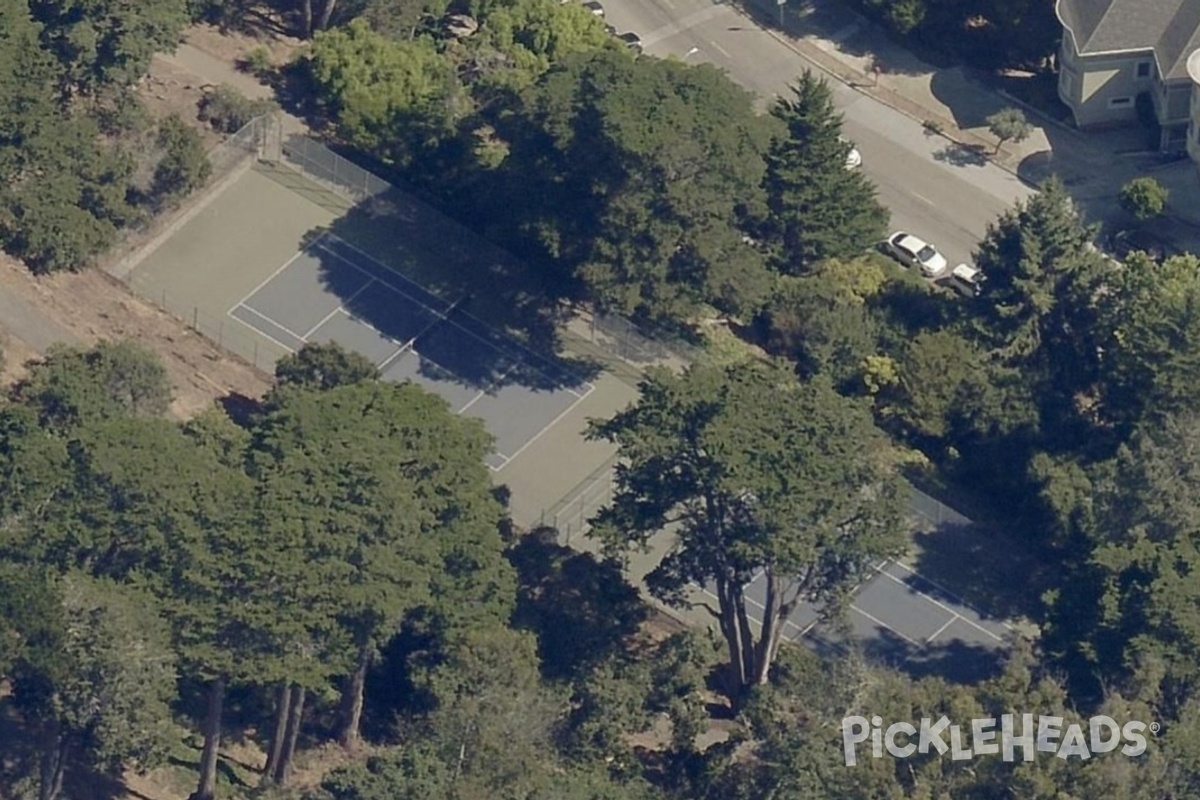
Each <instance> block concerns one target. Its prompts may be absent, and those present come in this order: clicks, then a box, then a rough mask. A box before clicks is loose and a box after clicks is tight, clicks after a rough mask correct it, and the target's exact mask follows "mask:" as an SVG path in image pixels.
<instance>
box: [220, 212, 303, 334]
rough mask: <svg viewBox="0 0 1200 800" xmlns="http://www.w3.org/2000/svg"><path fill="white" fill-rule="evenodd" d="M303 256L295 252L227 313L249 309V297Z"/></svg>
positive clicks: (299, 251) (299, 252)
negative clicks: (237, 309) (238, 309)
mask: <svg viewBox="0 0 1200 800" xmlns="http://www.w3.org/2000/svg"><path fill="white" fill-rule="evenodd" d="M324 235H325V234H323V233H322V234H321V235H320V236H318V237H317V238H316V239H313V240H312V242H311V243H310V244H309V246H310V247H312V246H313V245H316V244H317V243H318V242H320V241H321V237H322V236H324ZM304 254H305V253H304V251H303V250H297V251H296V252H295V254H294V255H293V256H292V257H291V258H289V259H288V260H287V261H285V262H283V266H282V267H280V268H279V269H277V270H275V271H274V272H272V273H271V274H270V275H268V276H267V277H266V278H265V279H264V280H263V281H262V283H260V284H258V286H255V287H254V288H253V289H251V290H250V293H249V294H247V295H246V296H244V297H243V298H242V299H241V300H238V301H237V302H236V303H234V304H233V306H232V307H231V308H230V309H229V311H230V312H232V311H233V310H234V309H235V308H237V307H238V306H246V308H250V306H248V305H246V301H247V300H249V299H250V298H251V297H254V295H256V294H258V292H259V290H260V289H262V288H263V287H264V286H266V285H267V284H268V283H270V282H271V281H273V280H275V278H276V277H277V276H278V275H279V274H280V273H281V272H283V271H284V270H285V269H287V268H288V267H290V266H291V265H292V264H294V263H295V262H296V259H297V258H299V257H300V256H302V255H304ZM272 324H274V320H272ZM288 333H291V331H288Z"/></svg>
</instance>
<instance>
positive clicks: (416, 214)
mask: <svg viewBox="0 0 1200 800" xmlns="http://www.w3.org/2000/svg"><path fill="white" fill-rule="evenodd" d="M330 233H331V234H333V235H334V236H336V237H337V238H338V239H340V240H342V241H343V242H346V243H349V244H350V245H352V246H353V248H355V249H356V250H357V251H360V252H359V255H357V256H353V257H352V261H353V263H354V266H355V267H357V268H359V269H364V268H365V269H366V270H367V271H368V272H369V273H371V274H372V277H376V278H377V279H378V280H379V281H381V282H385V283H387V284H388V285H389V286H390V288H391V289H392V290H393V291H391V292H388V291H387V289H384V288H383V287H381V286H379V285H374V286H373V287H372V288H370V289H369V290H367V291H364V292H361V293H359V290H360V288H361V286H360V282H359V281H357V280H353V279H352V280H349V281H347V280H346V275H347V270H346V269H345V264H344V263H341V262H343V261H344V259H340V258H337V257H330V256H329V255H328V254H327V253H324V252H323V251H322V249H320V248H314V247H313V246H312V243H313V242H316V241H318V240H322V236H323V235H324V236H325V237H326V238H325V239H324V240H323V241H329V239H328V234H330ZM307 240H308V242H309V244H308V251H309V252H310V253H312V254H314V255H317V257H319V258H320V259H321V264H322V273H323V280H324V281H325V285H326V288H327V290H328V291H330V292H331V293H333V294H335V295H337V296H338V297H339V298H341V299H342V301H343V305H344V307H345V309H346V310H347V311H348V312H350V313H351V314H353V315H354V316H356V317H357V318H359V319H360V320H362V321H364V322H367V323H368V324H370V325H371V326H372V327H374V328H375V329H376V330H378V331H379V332H381V333H383V334H384V335H386V336H388V337H390V338H392V339H394V340H396V341H399V342H401V343H407V342H409V341H410V340H411V339H412V338H413V337H414V336H417V337H418V341H417V342H415V344H414V349H415V350H416V351H417V352H418V353H419V354H421V355H422V356H424V357H427V359H428V360H429V361H427V362H425V363H423V364H422V367H421V371H422V374H424V375H426V376H427V377H429V378H432V379H435V380H443V381H444V380H453V381H456V382H459V383H465V384H467V385H469V386H471V387H473V388H477V389H481V390H482V389H487V388H489V387H493V388H495V387H499V386H503V385H509V384H516V385H520V386H525V387H528V388H531V389H536V390H542V391H551V390H555V389H564V388H572V387H575V386H579V385H581V384H582V383H584V382H586V381H588V380H590V379H592V378H594V377H595V376H596V375H598V374H599V372H600V370H601V366H600V365H599V364H597V363H595V362H593V361H591V360H587V359H581V358H569V357H563V356H561V355H559V352H560V350H561V343H560V341H559V335H558V327H559V325H561V324H562V323H563V322H565V321H566V319H567V316H568V315H567V311H566V309H565V308H564V307H563V306H561V305H560V304H559V303H558V302H557V301H555V300H553V299H548V298H552V294H551V293H548V292H545V291H544V287H542V286H541V285H540V284H539V282H538V281H536V280H534V279H533V278H532V277H531V272H530V271H529V270H527V269H525V268H523V267H522V265H521V264H520V263H518V262H517V261H516V259H515V258H513V257H512V256H511V255H509V254H508V253H506V252H504V251H503V250H502V249H501V248H499V247H497V246H496V245H494V244H492V243H491V242H488V241H486V240H484V239H482V238H481V237H479V236H477V235H475V234H474V233H472V232H471V231H468V230H467V229H465V228H463V227H462V226H460V225H459V224H458V223H456V222H454V221H452V220H450V219H448V218H446V217H445V216H443V215H442V214H440V213H439V212H437V211H436V210H434V209H433V208H432V207H430V206H428V205H426V204H425V203H423V202H422V201H421V200H419V199H418V198H417V197H416V196H415V195H412V194H408V193H406V192H403V191H401V190H399V189H393V190H390V191H387V192H386V193H384V194H382V195H380V196H379V197H376V198H375V199H373V200H369V201H367V202H365V203H361V204H359V205H358V206H355V207H354V208H352V209H350V210H349V211H348V212H346V213H345V214H343V215H342V216H341V217H340V218H338V219H337V220H336V221H335V222H334V223H333V224H332V225H331V226H330V227H329V229H328V230H324V229H319V230H313V231H310V232H309V235H308V237H307ZM351 272H353V271H352V270H351ZM393 276H394V277H393ZM397 295H402V296H401V297H399V298H398V297H397ZM418 307H423V308H418ZM447 311H449V312H450V313H449V314H448V315H447V316H446V317H445V319H448V320H449V321H451V322H453V323H454V326H452V327H453V330H449V329H447V326H445V325H442V324H440V323H441V322H442V317H443V315H446V313H447ZM422 334H424V335H422ZM429 362H434V363H429ZM437 365H440V366H441V367H443V368H445V370H448V371H449V373H451V374H446V373H445V372H442V371H441V370H439V369H438V366H437Z"/></svg>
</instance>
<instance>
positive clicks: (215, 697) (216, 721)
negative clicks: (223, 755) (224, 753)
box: [188, 676, 225, 800]
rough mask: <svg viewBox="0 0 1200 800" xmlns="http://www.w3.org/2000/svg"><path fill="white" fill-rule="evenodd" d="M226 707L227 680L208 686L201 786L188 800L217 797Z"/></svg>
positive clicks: (222, 679) (207, 799) (223, 679)
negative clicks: (223, 720)
mask: <svg viewBox="0 0 1200 800" xmlns="http://www.w3.org/2000/svg"><path fill="white" fill-rule="evenodd" d="M224 707H225V678H224V676H222V677H220V678H216V679H215V680H213V682H212V683H210V684H209V686H208V710H207V711H206V713H205V715H204V752H203V753H201V755H200V784H199V785H198V786H197V787H196V791H194V792H192V794H191V796H190V797H188V800H213V798H215V797H216V795H217V758H218V756H219V755H220V750H221V712H222V710H223V709H224Z"/></svg>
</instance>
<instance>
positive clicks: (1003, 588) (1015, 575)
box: [910, 522, 1041, 620]
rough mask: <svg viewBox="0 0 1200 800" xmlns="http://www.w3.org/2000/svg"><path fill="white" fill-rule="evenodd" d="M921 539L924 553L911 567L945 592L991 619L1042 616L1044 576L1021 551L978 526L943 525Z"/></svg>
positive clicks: (920, 542) (995, 534) (921, 547)
mask: <svg viewBox="0 0 1200 800" xmlns="http://www.w3.org/2000/svg"><path fill="white" fill-rule="evenodd" d="M918 537H919V544H920V552H919V554H918V555H917V557H916V560H915V563H913V564H911V565H910V566H912V567H913V568H914V569H915V570H916V571H917V572H918V573H919V574H920V575H921V576H923V577H924V578H926V579H928V580H929V581H932V582H933V583H934V584H936V585H937V586H938V587H939V588H940V589H942V590H943V591H946V592H949V593H950V594H952V595H955V596H957V597H959V598H961V599H962V600H963V601H965V602H966V603H967V605H969V606H971V607H972V608H974V609H975V611H977V612H979V614H981V615H982V616H984V617H985V618H989V619H994V620H1014V619H1020V618H1022V617H1024V618H1034V617H1036V615H1037V612H1038V606H1039V603H1040V599H1039V598H1040V596H1041V592H1040V590H1039V585H1040V581H1039V572H1038V570H1037V569H1036V566H1035V565H1034V564H1032V563H1030V562H1031V561H1032V559H1030V558H1029V557H1028V556H1026V555H1025V554H1024V552H1023V551H1022V549H1021V548H1020V547H1017V546H1015V545H1012V544H1011V543H1008V542H1007V541H1006V540H1005V539H1004V538H1002V537H1001V536H1000V535H999V534H997V533H995V532H994V531H990V530H988V529H986V528H984V527H983V526H981V525H976V524H969V525H963V524H955V523H949V522H943V523H942V524H940V525H936V526H931V527H930V529H929V530H928V531H926V532H924V533H921V534H918Z"/></svg>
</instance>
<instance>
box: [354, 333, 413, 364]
mask: <svg viewBox="0 0 1200 800" xmlns="http://www.w3.org/2000/svg"><path fill="white" fill-rule="evenodd" d="M356 321H357V320H356ZM392 341H395V339H393V340H392ZM407 352H408V351H407V350H405V349H404V345H400V347H398V348H397V349H396V352H394V353H392V354H391V355H390V356H388V357H387V358H385V359H384V360H383V361H380V362H379V364H378V366H376V367H375V369H377V370H379V372H380V373H381V374H382V373H383V371H384V370H385V369H387V368H388V366H389V365H391V363H392V362H393V361H395V360H396V359H397V358H399V357H400V356H402V355H404V354H405V353H407Z"/></svg>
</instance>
